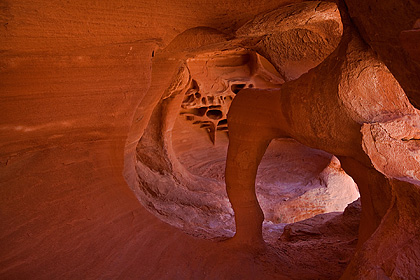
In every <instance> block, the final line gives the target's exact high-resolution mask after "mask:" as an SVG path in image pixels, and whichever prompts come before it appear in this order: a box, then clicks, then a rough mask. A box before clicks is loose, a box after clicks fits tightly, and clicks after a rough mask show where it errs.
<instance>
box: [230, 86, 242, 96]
mask: <svg viewBox="0 0 420 280" xmlns="http://www.w3.org/2000/svg"><path fill="white" fill-rule="evenodd" d="M245 86H246V84H234V85H232V86H231V87H230V89H231V90H232V92H233V93H235V94H237V93H238V92H239V91H240V90H241V89H243V88H244V87H245Z"/></svg>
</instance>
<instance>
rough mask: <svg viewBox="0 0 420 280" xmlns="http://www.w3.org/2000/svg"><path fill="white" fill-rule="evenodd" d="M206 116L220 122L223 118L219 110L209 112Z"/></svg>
mask: <svg viewBox="0 0 420 280" xmlns="http://www.w3.org/2000/svg"><path fill="white" fill-rule="evenodd" d="M206 116H207V117H209V118H210V119H212V120H219V119H221V118H222V117H223V113H222V112H221V111H219V110H208V111H207V114H206Z"/></svg>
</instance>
